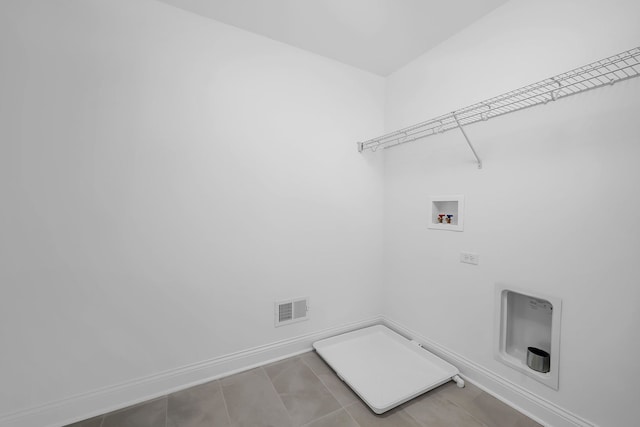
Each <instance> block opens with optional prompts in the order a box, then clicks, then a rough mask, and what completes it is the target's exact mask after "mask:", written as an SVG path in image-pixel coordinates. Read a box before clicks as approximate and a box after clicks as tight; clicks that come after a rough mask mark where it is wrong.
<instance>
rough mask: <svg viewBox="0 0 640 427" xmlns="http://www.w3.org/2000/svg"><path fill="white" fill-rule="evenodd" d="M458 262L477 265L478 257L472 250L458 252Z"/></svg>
mask: <svg viewBox="0 0 640 427" xmlns="http://www.w3.org/2000/svg"><path fill="white" fill-rule="evenodd" d="M460 262H463V263H465V264H473V265H478V263H479V262H480V257H479V256H478V254H474V253H472V252H460Z"/></svg>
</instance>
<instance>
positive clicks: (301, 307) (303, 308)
mask: <svg viewBox="0 0 640 427" xmlns="http://www.w3.org/2000/svg"><path fill="white" fill-rule="evenodd" d="M308 318H309V298H296V299H292V300H286V301H277V302H276V304H275V325H276V327H278V326H283V325H288V324H289V323H295V322H301V321H303V320H307V319H308Z"/></svg>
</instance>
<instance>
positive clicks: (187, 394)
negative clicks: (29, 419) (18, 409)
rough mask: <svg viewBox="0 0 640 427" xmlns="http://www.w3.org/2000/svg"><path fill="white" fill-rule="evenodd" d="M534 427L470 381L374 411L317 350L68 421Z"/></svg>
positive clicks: (130, 425) (99, 425)
mask: <svg viewBox="0 0 640 427" xmlns="http://www.w3.org/2000/svg"><path fill="white" fill-rule="evenodd" d="M378 426H380V427H535V426H540V424H538V423H536V422H534V421H532V420H531V419H529V418H527V417H525V416H524V415H522V414H520V413H519V412H517V411H516V410H514V409H512V408H510V407H509V406H507V405H505V404H504V403H502V402H500V401H499V400H497V399H495V398H494V397H492V396H491V395H489V394H487V393H485V392H483V391H482V390H480V389H478V388H477V387H475V386H473V385H471V384H468V383H467V386H466V387H465V388H463V389H460V388H458V387H456V385H455V383H453V382H449V383H448V384H445V385H443V386H441V387H439V388H437V389H435V390H432V391H430V392H428V393H426V394H424V395H422V396H420V397H417V398H415V399H413V400H411V401H409V402H407V403H405V404H404V405H402V406H400V407H398V408H396V409H394V410H391V411H389V412H387V413H385V414H382V415H376V414H374V413H373V412H372V411H371V410H369V408H368V407H367V406H366V405H364V404H363V403H362V402H361V401H360V399H359V398H358V397H357V396H356V395H355V394H354V393H353V392H352V391H351V389H349V387H347V386H346V385H345V384H344V383H343V382H342V381H341V380H340V379H339V378H338V377H337V376H336V374H335V373H334V372H333V371H332V370H331V368H329V366H327V365H326V364H325V363H324V361H323V360H322V359H320V357H318V356H317V355H316V353H315V352H309V353H305V354H303V355H301V356H298V357H293V358H290V359H286V360H283V361H281V362H277V363H273V364H271V365H267V366H264V367H262V368H256V369H252V370H250V371H247V372H243V373H240V374H236V375H232V376H230V377H226V378H222V379H220V380H216V381H211V382H209V383H206V384H203V385H200V386H197V387H192V388H190V389H187V390H183V391H180V392H177V393H173V394H170V395H168V396H164V397H162V398H158V399H154V400H151V401H149V402H145V403H142V404H140V405H136V406H133V407H130V408H126V409H122V410H120V411H116V412H112V413H109V414H106V415H103V416H100V417H96V418H92V419H90V420H86V421H82V422H79V423H76V424H72V425H71V426H68V427H378Z"/></svg>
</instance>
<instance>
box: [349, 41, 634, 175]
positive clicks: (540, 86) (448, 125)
mask: <svg viewBox="0 0 640 427" xmlns="http://www.w3.org/2000/svg"><path fill="white" fill-rule="evenodd" d="M638 76H640V47H636V48H634V49H631V50H628V51H625V52H622V53H619V54H617V55H613V56H610V57H608V58H605V59H602V60H600V61H596V62H592V63H591V64H588V65H585V66H582V67H579V68H576V69H574V70H571V71H567V72H566V73H562V74H558V75H557V76H554V77H551V78H548V79H545V80H542V81H540V82H537V83H534V84H530V85H528V86H524V87H521V88H520V89H516V90H512V91H510V92H506V93H504V94H502V95H499V96H496V97H493V98H490V99H487V100H485V101H482V102H478V103H477V104H473V105H470V106H468V107H465V108H461V109H459V110H455V111H452V112H450V113H447V114H444V115H442V116H439V117H435V118H433V119H430V120H427V121H425V122H422V123H418V124H415V125H413V126H408V127H406V128H403V129H400V130H397V131H395V132H391V133H388V134H386V135H382V136H379V137H377V138H372V139H369V140H367V141H364V142H358V151H360V152H363V151H365V150H372V151H376V150H377V149H378V148H380V147H383V148H391V147H395V146H396V145H400V144H406V143H407V142H412V141H416V140H418V139H422V138H426V137H428V136H432V135H436V134H439V133H443V132H446V131H449V130H452V129H460V130H462V131H463V134H464V130H463V129H462V127H463V126H466V125H470V124H472V123H477V122H479V121H483V120H489V119H490V118H493V117H498V116H502V115H505V114H508V113H511V112H514V111H518V110H522V109H525V108H529V107H533V106H535V105H541V104H546V103H547V102H549V101H556V100H558V99H560V98H564V97H567V96H570V95H575V94H577V93H580V92H585V91H587V90H591V89H595V88H598V87H602V86H607V85H613V84H614V83H616V82H619V81H622V80H627V79H631V78H633V77H638ZM464 136H465V138H466V134H464ZM467 142H468V143H469V147H470V148H471V149H472V150H473V147H472V146H471V143H470V142H469V140H468V138H467ZM473 151H474V155H475V154H476V153H475V150H473ZM476 158H477V155H476ZM478 164H479V166H480V165H481V163H480V159H478Z"/></svg>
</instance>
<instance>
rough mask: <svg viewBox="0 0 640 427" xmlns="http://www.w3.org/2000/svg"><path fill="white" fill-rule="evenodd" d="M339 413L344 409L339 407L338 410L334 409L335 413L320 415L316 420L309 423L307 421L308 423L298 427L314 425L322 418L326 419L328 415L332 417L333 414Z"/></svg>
mask: <svg viewBox="0 0 640 427" xmlns="http://www.w3.org/2000/svg"><path fill="white" fill-rule="evenodd" d="M339 411H344V408H343V407H342V406H341V407H339V408H338V409H336V410H335V411H331V412H329V413H328V414H324V415H320V416H319V417H318V418H314V419H312V420H311V421H309V422H308V423H305V424H303V425H302V426H300V427H308V426H309V424H312V423H315V422H316V421H318V420H321V419H323V418H325V417H328V416H329V415H333V414H335V413H336V412H339ZM345 412H346V411H345Z"/></svg>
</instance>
